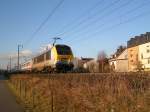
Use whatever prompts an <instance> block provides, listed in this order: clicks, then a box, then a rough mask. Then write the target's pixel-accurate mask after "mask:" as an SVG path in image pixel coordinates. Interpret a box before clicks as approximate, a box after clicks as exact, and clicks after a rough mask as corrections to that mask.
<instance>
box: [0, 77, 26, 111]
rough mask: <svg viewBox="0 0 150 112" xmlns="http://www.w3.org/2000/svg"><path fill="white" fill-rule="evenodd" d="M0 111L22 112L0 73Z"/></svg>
mask: <svg viewBox="0 0 150 112" xmlns="http://www.w3.org/2000/svg"><path fill="white" fill-rule="evenodd" d="M0 112H23V109H22V108H21V107H20V105H19V104H17V103H16V100H15V97H14V96H13V95H12V94H11V92H10V91H9V89H8V87H7V85H6V84H5V78H4V77H3V76H2V75H0Z"/></svg>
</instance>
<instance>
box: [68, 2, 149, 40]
mask: <svg viewBox="0 0 150 112" xmlns="http://www.w3.org/2000/svg"><path fill="white" fill-rule="evenodd" d="M148 3H149V2H144V3H143V4H140V5H138V6H137V7H134V8H132V9H131V10H129V11H127V12H125V13H124V14H122V15H121V16H122V17H124V15H127V14H128V15H129V14H130V13H132V12H134V11H136V10H138V9H140V8H142V7H144V6H146V5H148ZM117 19H118V17H115V18H113V19H109V20H108V21H106V22H105V23H102V24H100V25H98V26H97V27H96V28H95V29H98V30H99V29H101V28H102V27H104V26H105V25H107V23H109V22H112V21H114V20H117ZM89 26H90V27H91V26H92V24H89ZM89 26H86V27H85V28H84V30H85V29H86V28H88V27H89ZM82 32H83V31H80V32H76V34H78V33H82ZM88 32H89V30H87V31H85V32H84V34H86V33H88ZM82 38H83V37H82ZM77 39H78V40H79V37H77V38H74V39H70V40H68V41H66V42H71V41H72V42H73V41H74V40H77Z"/></svg>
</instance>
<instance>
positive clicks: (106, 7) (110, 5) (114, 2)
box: [59, 0, 121, 36]
mask: <svg viewBox="0 0 150 112" xmlns="http://www.w3.org/2000/svg"><path fill="white" fill-rule="evenodd" d="M120 1H121V0H115V1H113V2H111V3H110V4H108V5H106V6H105V7H103V8H102V9H101V10H102V11H101V13H102V12H105V11H106V10H107V9H109V8H111V7H113V6H114V5H115V4H117V3H119V2H120ZM95 16H97V13H95V14H93V15H92V16H89V17H87V18H85V19H83V20H81V21H80V22H79V23H77V24H75V25H74V26H72V27H71V28H70V29H68V30H66V31H64V32H63V33H61V34H60V35H59V36H61V35H64V34H66V33H68V32H70V31H73V30H74V29H76V28H77V27H79V26H81V25H82V24H84V23H85V22H87V21H89V20H90V19H92V18H93V17H95Z"/></svg>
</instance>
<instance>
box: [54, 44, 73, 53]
mask: <svg viewBox="0 0 150 112" xmlns="http://www.w3.org/2000/svg"><path fill="white" fill-rule="evenodd" d="M56 50H57V53H58V54H59V55H72V51H71V48H70V47H68V46H66V45H56Z"/></svg>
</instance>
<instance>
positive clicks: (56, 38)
mask: <svg viewBox="0 0 150 112" xmlns="http://www.w3.org/2000/svg"><path fill="white" fill-rule="evenodd" d="M53 40H54V42H53V46H54V45H55V43H56V41H57V40H61V38H60V37H54V38H53Z"/></svg>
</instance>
